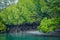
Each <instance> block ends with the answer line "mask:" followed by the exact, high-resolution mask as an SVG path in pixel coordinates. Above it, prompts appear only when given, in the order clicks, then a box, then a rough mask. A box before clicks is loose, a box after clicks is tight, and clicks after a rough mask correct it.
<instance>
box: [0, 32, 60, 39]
mask: <svg viewBox="0 0 60 40" xmlns="http://www.w3.org/2000/svg"><path fill="white" fill-rule="evenodd" d="M0 40H60V37H59V36H37V35H33V34H29V33H25V32H20V33H7V34H0Z"/></svg>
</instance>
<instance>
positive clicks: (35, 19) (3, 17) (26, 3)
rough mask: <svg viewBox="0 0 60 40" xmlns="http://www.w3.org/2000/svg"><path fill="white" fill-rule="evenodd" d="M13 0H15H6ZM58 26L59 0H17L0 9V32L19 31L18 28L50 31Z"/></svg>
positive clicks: (59, 19)
mask: <svg viewBox="0 0 60 40" xmlns="http://www.w3.org/2000/svg"><path fill="white" fill-rule="evenodd" d="M1 1H2V0H1ZM14 1H16V0H10V1H6V2H8V3H9V2H14ZM4 2H5V0H4ZM4 2H2V3H4ZM0 5H1V2H0ZM5 5H6V4H4V5H3V6H5ZM59 28H60V0H36V1H35V0H18V2H17V4H13V5H9V6H8V7H6V8H4V9H3V10H1V11H0V32H1V33H5V32H6V33H9V32H19V31H20V30H22V31H25V30H38V31H39V32H43V33H50V32H54V31H55V30H56V29H59ZM17 30H18V31H17Z"/></svg>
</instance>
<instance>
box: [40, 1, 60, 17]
mask: <svg viewBox="0 0 60 40" xmlns="http://www.w3.org/2000/svg"><path fill="white" fill-rule="evenodd" d="M40 5H41V11H42V12H43V13H47V14H48V15H50V16H51V17H60V0H40Z"/></svg>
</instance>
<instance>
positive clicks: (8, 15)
mask: <svg viewBox="0 0 60 40" xmlns="http://www.w3.org/2000/svg"><path fill="white" fill-rule="evenodd" d="M37 5H38V2H36V1H34V0H19V1H18V3H17V4H16V5H11V6H9V7H7V8H6V9H4V10H2V11H1V12H0V17H1V18H2V20H3V21H4V22H5V23H6V24H14V25H17V24H22V23H26V22H27V23H33V22H35V21H39V20H40V18H39V17H38V12H37V11H39V10H38V9H37V8H38V6H37Z"/></svg>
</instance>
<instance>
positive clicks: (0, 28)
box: [0, 22, 6, 31]
mask: <svg viewBox="0 0 60 40" xmlns="http://www.w3.org/2000/svg"><path fill="white" fill-rule="evenodd" d="M5 30H6V27H5V25H4V24H3V23H2V22H0V31H5Z"/></svg>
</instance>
